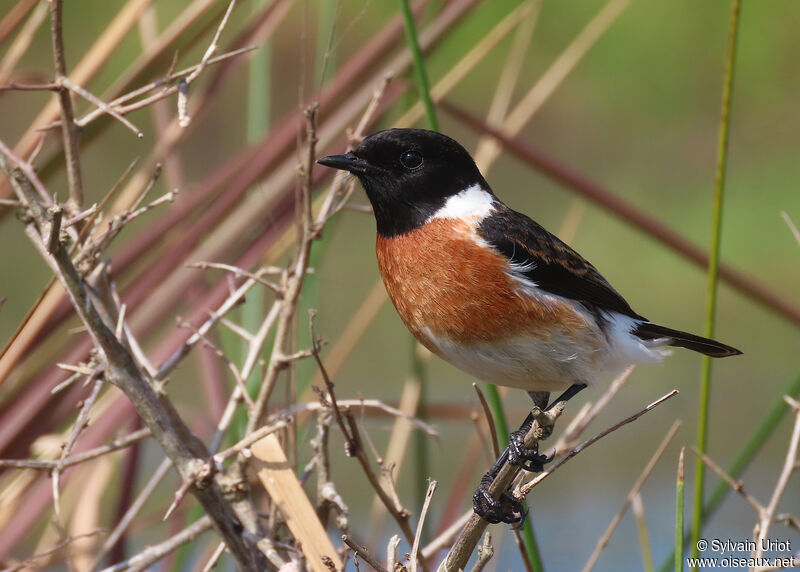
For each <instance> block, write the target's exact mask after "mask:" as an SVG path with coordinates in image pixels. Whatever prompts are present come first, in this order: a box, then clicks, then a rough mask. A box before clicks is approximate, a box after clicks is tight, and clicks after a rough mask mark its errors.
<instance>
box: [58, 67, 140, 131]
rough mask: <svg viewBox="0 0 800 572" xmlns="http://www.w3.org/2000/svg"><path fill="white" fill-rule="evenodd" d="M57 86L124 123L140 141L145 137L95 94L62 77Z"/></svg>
mask: <svg viewBox="0 0 800 572" xmlns="http://www.w3.org/2000/svg"><path fill="white" fill-rule="evenodd" d="M57 85H60V86H63V87H66V88H67V89H69V90H70V91H72V92H74V93H76V94H78V95H80V96H81V97H82V98H84V99H85V100H86V101H88V102H89V103H92V104H94V105H95V106H96V107H97V108H98V109H100V110H102V111H104V112H105V113H107V114H109V115H110V116H111V117H113V118H114V119H116V120H117V121H119V122H120V123H122V124H123V125H124V126H125V127H127V128H128V129H130V130H131V131H132V132H133V133H134V134H135V135H136V136H137V137H139V138H140V139H141V138H142V137H143V136H144V134H143V133H142V132H141V131H140V130H139V129H138V128H137V127H136V126H135V125H134V124H133V123H131V122H130V121H128V120H127V119H125V118H124V117H123V116H122V115H120V114H119V113H117V112H116V111H114V108H113V107H111V106H110V105H109V104H107V103H106V102H105V101H103V100H102V99H100V98H99V97H97V96H96V95H94V94H93V93H91V92H89V91H87V90H85V89H83V88H82V87H81V86H79V85H77V84H75V83H72V82H71V81H70V80H69V78H68V77H62V78H61V79H60V80H59V81H58V83H57Z"/></svg>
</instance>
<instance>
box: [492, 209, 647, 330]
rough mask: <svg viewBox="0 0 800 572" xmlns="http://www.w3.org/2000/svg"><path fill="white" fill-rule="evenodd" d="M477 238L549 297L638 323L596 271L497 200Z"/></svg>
mask: <svg viewBox="0 0 800 572" xmlns="http://www.w3.org/2000/svg"><path fill="white" fill-rule="evenodd" d="M477 232H478V235H479V236H480V237H481V238H482V239H483V240H485V241H486V242H487V243H488V244H489V245H490V246H491V247H492V248H494V249H495V250H497V251H498V252H500V253H501V254H503V255H504V256H505V257H506V258H508V260H509V262H510V263H511V265H512V267H513V268H514V272H515V273H517V274H518V275H521V276H524V277H525V278H526V279H528V280H530V281H531V282H533V283H534V284H535V285H536V287H538V288H539V289H541V290H544V291H546V292H549V293H551V294H555V295H557V296H562V297H564V298H569V299H571V300H576V301H578V302H581V303H583V304H584V306H586V307H587V309H589V310H590V311H592V312H594V311H595V309H596V308H599V309H602V310H612V311H615V312H619V313H621V314H624V315H626V316H630V317H632V318H636V319H644V318H643V317H642V316H640V315H639V314H637V313H636V312H634V311H633V309H632V308H631V307H630V305H629V304H628V302H627V301H626V300H625V298H623V297H622V295H621V294H620V293H619V292H617V291H616V290H615V289H614V287H613V286H611V284H609V282H608V280H606V279H605V278H604V277H603V275H602V274H600V272H598V270H597V269H596V268H595V267H594V266H593V265H592V264H591V263H589V261H587V260H586V259H585V258H583V257H582V256H581V255H580V254H578V253H577V252H575V251H574V250H573V249H572V248H570V246H569V245H567V244H566V243H565V242H563V241H562V240H561V239H559V238H558V237H557V236H555V235H553V234H551V233H550V232H548V231H547V230H546V229H545V228H544V227H542V226H541V225H539V224H538V223H537V222H535V221H534V220H532V219H531V218H529V217H527V216H526V215H524V214H522V213H519V212H517V211H515V210H513V209H511V208H509V207H508V206H506V205H505V204H503V203H501V202H499V201H498V202H497V203H496V208H495V209H494V211H493V212H492V213H491V214H490V215H488V216H486V217H484V218H483V220H482V221H481V222H480V224H479V225H478V228H477Z"/></svg>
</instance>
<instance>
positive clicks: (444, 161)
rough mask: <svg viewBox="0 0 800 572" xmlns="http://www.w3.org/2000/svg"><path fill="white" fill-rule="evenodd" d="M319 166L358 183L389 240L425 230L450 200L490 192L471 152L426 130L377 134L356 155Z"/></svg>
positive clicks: (321, 161)
mask: <svg viewBox="0 0 800 572" xmlns="http://www.w3.org/2000/svg"><path fill="white" fill-rule="evenodd" d="M317 163H319V164H320V165H325V166H327V167H333V168H335V169H343V170H345V171H350V172H351V173H353V174H354V175H355V176H356V177H358V178H359V180H360V181H361V184H362V185H364V190H365V191H366V192H367V197H368V198H369V201H370V203H372V209H373V211H374V212H375V220H376V222H377V224H378V232H379V233H380V234H381V235H383V236H387V237H390V236H396V235H398V234H403V233H405V232H409V231H411V230H413V229H415V228H417V227H419V226H421V225H422V224H424V223H425V221H426V220H428V218H430V216H431V215H433V214H434V213H435V212H436V211H437V210H439V208H441V207H442V206H443V205H444V203H445V201H447V199H448V198H449V197H451V196H453V195H456V194H458V193H459V192H460V191H462V190H464V189H466V188H467V187H469V186H471V185H475V184H479V185H481V186H482V187H483V188H485V189H486V190H487V191H488V190H489V185H487V184H486V181H485V180H484V178H483V176H482V175H481V173H480V171H479V170H478V167H477V166H476V165H475V161H473V160H472V157H470V155H469V153H468V152H467V150H466V149H464V148H463V147H462V146H461V145H459V144H458V143H456V142H455V141H453V140H452V139H450V138H449V137H447V136H446V135H442V134H441V133H437V132H435V131H427V130H425V129H387V130H386V131H378V132H377V133H373V134H372V135H370V136H369V137H367V138H366V139H364V140H363V141H362V142H361V144H360V145H359V146H358V147H356V148H355V149H353V151H352V152H351V153H347V154H346V155H331V156H329V157H323V158H321V159H318V160H317Z"/></svg>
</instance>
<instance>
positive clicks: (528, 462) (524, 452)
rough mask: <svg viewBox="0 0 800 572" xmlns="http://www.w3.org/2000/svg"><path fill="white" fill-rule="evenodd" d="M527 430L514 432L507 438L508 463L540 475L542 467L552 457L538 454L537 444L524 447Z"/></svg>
mask: <svg viewBox="0 0 800 572" xmlns="http://www.w3.org/2000/svg"><path fill="white" fill-rule="evenodd" d="M527 434H528V430H527V429H526V430H522V429H520V430H519V431H514V432H513V433H511V434H510V435H509V436H508V462H509V463H511V464H512V465H517V466H518V467H521V468H522V469H525V470H526V471H530V472H532V473H541V472H542V471H543V470H544V466H545V465H546V464H547V463H549V462H550V461H552V460H553V457H554V455H542V454H540V453H539V444H538V443H537V444H536V445H534V446H533V447H526V446H525V436H526V435H527Z"/></svg>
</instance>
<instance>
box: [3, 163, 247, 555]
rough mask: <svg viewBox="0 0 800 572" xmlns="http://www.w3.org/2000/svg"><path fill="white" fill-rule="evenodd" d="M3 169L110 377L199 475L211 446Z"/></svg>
mask: <svg viewBox="0 0 800 572" xmlns="http://www.w3.org/2000/svg"><path fill="white" fill-rule="evenodd" d="M0 168H2V169H3V170H4V171H5V172H6V174H7V175H8V176H9V180H10V182H11V184H12V186H13V187H14V190H15V191H16V193H17V195H18V197H19V198H20V199H21V200H24V201H25V202H26V203H27V204H28V208H29V209H30V214H31V217H32V219H33V221H35V223H36V227H37V228H38V231H37V230H36V229H34V228H33V226H32V225H30V224H29V225H28V226H27V227H26V233H27V234H28V236H29V238H30V239H31V241H32V242H33V245H34V246H35V247H36V248H37V250H38V251H39V252H40V254H41V256H42V257H43V258H44V260H45V261H46V262H47V263H48V264H49V265H50V267H51V269H52V270H53V272H54V273H55V274H56V276H58V278H59V280H60V281H61V283H62V284H63V285H64V288H65V289H66V291H67V293H68V294H69V296H70V299H71V301H72V304H73V307H74V308H75V310H76V312H77V314H78V316H79V317H80V318H81V321H82V322H83V323H84V325H85V326H86V327H87V329H88V331H89V333H90V335H91V337H92V341H93V343H94V345H95V347H96V348H97V350H98V354H100V357H101V359H102V362H103V363H101V365H102V366H103V369H104V371H105V375H106V376H107V379H108V380H109V381H111V382H112V383H114V384H116V385H118V386H119V387H120V388H121V389H122V390H123V391H124V392H125V394H126V395H127V396H128V398H130V400H131V402H132V403H133V405H134V407H135V408H136V410H137V412H138V413H139V415H140V416H141V417H142V420H143V421H144V423H145V425H147V426H148V427H149V428H150V430H151V431H152V432H153V436H154V437H155V438H156V440H157V441H158V442H159V444H160V445H161V447H162V448H163V449H164V451H165V452H166V453H167V455H168V456H169V457H170V458H171V459H172V461H173V463H174V464H175V466H176V468H177V469H178V471H179V472H180V474H181V476H182V477H183V478H184V479H185V480H186V479H188V478H189V477H190V476H191V475H193V474H195V471H196V468H197V466H198V463H199V464H202V463H203V461H202V459H204V458H207V457H208V451H207V449H206V448H205V446H204V445H203V443H202V442H201V441H200V440H199V439H198V438H197V437H196V436H195V435H194V434H193V433H192V432H191V431H190V430H189V428H188V427H187V426H186V425H185V424H184V423H183V421H182V420H181V418H180V416H179V415H178V413H177V411H175V409H174V407H173V406H172V404H171V402H170V401H169V400H168V399H166V398H165V396H164V395H163V393H162V394H159V393H157V392H156V391H155V390H154V388H153V386H152V385H151V384H150V382H149V380H148V379H146V378H145V377H144V375H143V374H142V372H141V370H140V369H139V367H138V366H137V364H136V362H135V360H134V358H133V356H132V355H131V354H130V352H129V351H128V350H127V349H126V348H125V346H124V345H123V344H122V343H121V342H120V341H119V340H118V339H117V338H116V337H115V336H114V334H113V332H111V331H110V330H109V329H108V326H107V325H106V324H105V323H104V321H103V319H102V318H101V316H100V314H99V313H98V311H97V309H96V307H95V305H94V303H93V302H92V300H91V298H90V297H89V295H88V294H87V291H86V288H85V285H84V283H83V280H82V279H81V277H80V276H79V274H78V272H77V270H76V269H75V266H74V265H73V263H72V260H71V259H70V257H69V255H68V253H67V252H66V250H64V248H63V246H62V245H61V244H60V243H59V245H58V248H57V249H56V251H55V252H54V253H52V254H51V253H49V252H48V251H47V248H46V246H45V243H44V236H46V232H45V229H49V222H48V221H47V215H46V214H45V211H44V208H43V207H42V205H41V204H40V203H39V201H38V200H37V197H36V194H35V193H34V192H33V187H32V186H31V184H30V181H29V180H28V179H27V178H22V177H12V176H11V173H12V171H13V170H12V169H11V166H10V164H9V162H8V161H7V160H6V157H5V155H2V156H0ZM198 485H200V486H193V487H192V493H193V494H194V495H195V496H196V497H197V498H198V500H199V501H200V503H201V504H202V505H203V506H204V508H205V509H206V511H207V512H208V514H209V515H211V517H212V522H213V523H214V525H215V528H216V529H217V531H218V532H220V534H221V535H222V536H223V538H224V539H225V541H226V543H227V545H228V548H229V549H230V550H231V553H232V554H233V555H234V557H235V558H236V560H237V563H238V564H239V566H241V567H242V568H244V569H245V570H254V569H256V567H257V566H256V560H255V559H256V558H257V555H256V553H255V552H254V551H253V549H252V548H251V547H250V546H248V545H247V544H246V543H245V542H244V540H243V539H242V537H241V534H240V526H241V525H240V523H239V521H238V518H237V517H236V515H235V514H234V512H233V510H232V508H231V506H230V505H229V504H228V502H227V501H226V500H225V498H224V497H223V495H222V491H221V489H220V488H219V486H218V485H217V484H216V483H214V482H213V481H212V482H211V483H198Z"/></svg>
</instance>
